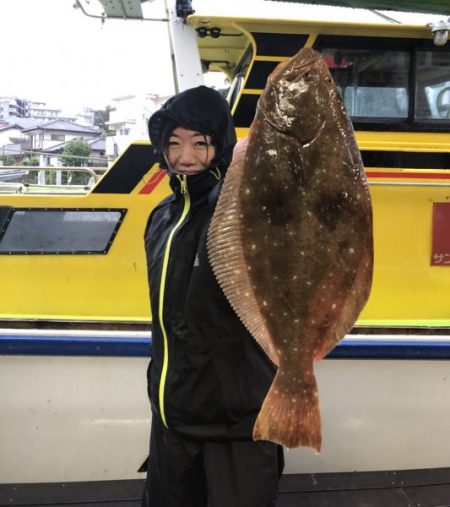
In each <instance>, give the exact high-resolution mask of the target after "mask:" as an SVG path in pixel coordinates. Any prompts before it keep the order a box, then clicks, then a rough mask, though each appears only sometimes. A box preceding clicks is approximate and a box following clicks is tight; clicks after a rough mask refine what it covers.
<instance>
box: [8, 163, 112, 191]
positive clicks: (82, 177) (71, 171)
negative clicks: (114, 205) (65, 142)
mask: <svg viewBox="0 0 450 507" xmlns="http://www.w3.org/2000/svg"><path fill="white" fill-rule="evenodd" d="M107 169H108V168H107V167H38V166H26V167H22V166H2V167H0V194H4V193H7V194H14V193H15V194H22V193H38V194H39V193H56V194H58V193H64V194H65V193H74V194H79V193H86V192H88V191H89V190H90V189H91V188H92V187H93V186H94V185H95V184H96V183H97V181H98V180H99V178H100V177H101V176H102V175H103V174H104V172H105V171H106V170H107Z"/></svg>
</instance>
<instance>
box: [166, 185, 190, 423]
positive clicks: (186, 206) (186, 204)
mask: <svg viewBox="0 0 450 507" xmlns="http://www.w3.org/2000/svg"><path fill="white" fill-rule="evenodd" d="M177 178H178V179H179V180H180V184H181V193H182V194H183V196H184V207H183V211H182V213H181V216H180V218H179V220H178V222H177V223H176V224H175V226H174V228H173V229H172V231H171V232H170V234H169V237H168V239H167V243H166V248H165V250H164V259H163V265H162V271H161V283H160V286H159V305H158V318H159V323H160V326H161V331H162V335H163V343H164V349H163V366H162V370H161V378H160V381H159V393H158V394H159V396H158V399H159V413H160V415H161V420H162V422H163V424H164V426H165V427H166V428H168V425H167V419H166V412H165V406H164V390H165V386H166V379H167V371H168V367H169V340H168V338H167V331H166V326H165V324H164V318H163V315H164V312H163V310H164V292H165V288H166V278H167V268H168V265H169V257H170V249H171V246H172V240H173V237H174V236H175V233H176V231H177V230H178V229H179V228H180V226H181V224H182V223H183V222H184V219H185V218H186V215H187V214H188V212H189V209H190V207H191V198H190V196H189V192H188V188H187V180H186V175H182V176H177Z"/></svg>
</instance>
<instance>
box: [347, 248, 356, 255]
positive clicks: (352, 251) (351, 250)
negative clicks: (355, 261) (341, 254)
mask: <svg viewBox="0 0 450 507" xmlns="http://www.w3.org/2000/svg"><path fill="white" fill-rule="evenodd" d="M348 253H349V254H350V255H353V254H354V253H355V249H354V248H352V247H350V248H349V249H348Z"/></svg>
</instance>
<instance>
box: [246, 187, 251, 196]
mask: <svg viewBox="0 0 450 507" xmlns="http://www.w3.org/2000/svg"><path fill="white" fill-rule="evenodd" d="M245 193H246V194H247V195H248V194H249V193H250V189H249V188H248V187H247V188H246V189H245Z"/></svg>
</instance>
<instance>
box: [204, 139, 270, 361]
mask: <svg viewBox="0 0 450 507" xmlns="http://www.w3.org/2000/svg"><path fill="white" fill-rule="evenodd" d="M246 148H247V139H243V140H242V141H240V142H239V143H238V144H237V145H236V147H235V150H234V154H233V162H232V163H231V165H230V167H229V169H228V171H227V174H226V176H225V181H224V184H223V187H222V190H221V193H220V196H219V200H218V202H217V206H216V209H215V211H214V215H213V218H212V220H211V224H210V226H209V230H208V255H209V260H210V262H211V266H212V269H213V272H214V274H215V276H216V278H217V280H218V282H219V285H220V287H221V288H222V290H223V292H224V294H225V296H226V298H227V299H228V301H229V302H230V304H231V306H232V307H233V309H234V310H235V312H236V313H237V315H238V317H239V318H240V319H241V321H242V322H243V324H244V325H245V327H246V328H247V329H248V331H249V332H250V334H251V335H252V336H253V337H254V338H255V340H256V341H257V342H258V343H259V345H260V346H261V347H262V349H263V350H264V351H265V353H266V354H267V355H268V357H269V358H270V359H271V361H272V362H273V363H275V364H277V365H278V362H279V359H278V354H277V353H276V350H275V349H274V347H273V345H272V340H271V338H270V333H269V331H268V328H267V324H266V322H265V320H264V318H263V316H262V314H261V311H260V309H259V306H258V301H257V298H256V294H255V288H254V287H253V286H252V283H251V280H250V276H249V273H248V271H247V267H246V266H247V263H246V262H245V257H244V248H243V242H244V241H245V237H244V236H243V233H242V229H243V227H242V212H241V209H240V200H239V192H240V189H241V186H242V185H241V182H242V175H243V169H244V167H243V164H244V158H245V151H246Z"/></svg>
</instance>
